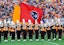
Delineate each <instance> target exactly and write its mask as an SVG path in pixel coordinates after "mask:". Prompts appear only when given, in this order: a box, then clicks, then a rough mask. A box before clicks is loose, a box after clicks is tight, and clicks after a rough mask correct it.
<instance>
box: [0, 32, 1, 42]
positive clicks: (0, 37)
mask: <svg viewBox="0 0 64 45" xmlns="http://www.w3.org/2000/svg"><path fill="white" fill-rule="evenodd" d="M0 42H1V31H0Z"/></svg>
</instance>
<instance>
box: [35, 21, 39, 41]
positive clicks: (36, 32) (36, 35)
mask: <svg viewBox="0 0 64 45" xmlns="http://www.w3.org/2000/svg"><path fill="white" fill-rule="evenodd" d="M34 28H35V38H36V41H39V39H38V36H39V29H38V28H39V24H38V22H37V20H35V27H34Z"/></svg>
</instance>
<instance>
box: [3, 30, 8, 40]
mask: <svg viewBox="0 0 64 45" xmlns="http://www.w3.org/2000/svg"><path fill="white" fill-rule="evenodd" d="M7 39H8V31H4V40H7Z"/></svg>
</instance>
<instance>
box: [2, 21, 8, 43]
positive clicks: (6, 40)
mask: <svg viewBox="0 0 64 45" xmlns="http://www.w3.org/2000/svg"><path fill="white" fill-rule="evenodd" d="M3 31H4V41H5V42H8V25H7V22H6V20H4V26H3Z"/></svg>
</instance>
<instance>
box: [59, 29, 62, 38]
mask: <svg viewBox="0 0 64 45" xmlns="http://www.w3.org/2000/svg"><path fill="white" fill-rule="evenodd" d="M58 36H59V39H61V38H62V30H61V29H59V30H58Z"/></svg>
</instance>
